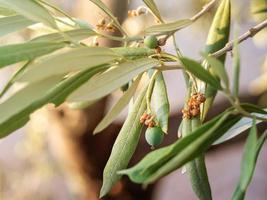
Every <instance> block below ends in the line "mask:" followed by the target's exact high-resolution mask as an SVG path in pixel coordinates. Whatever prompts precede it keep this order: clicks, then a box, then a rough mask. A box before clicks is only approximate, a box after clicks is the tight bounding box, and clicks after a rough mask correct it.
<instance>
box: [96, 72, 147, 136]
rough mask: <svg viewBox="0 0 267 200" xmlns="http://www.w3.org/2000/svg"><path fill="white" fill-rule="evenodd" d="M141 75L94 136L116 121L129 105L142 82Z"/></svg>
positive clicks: (109, 113) (103, 120) (99, 126)
mask: <svg viewBox="0 0 267 200" xmlns="http://www.w3.org/2000/svg"><path fill="white" fill-rule="evenodd" d="M141 77H142V76H141V75H139V77H138V78H137V79H136V80H135V81H134V82H133V84H132V85H131V87H130V88H129V89H128V90H127V91H126V92H125V93H124V94H123V96H122V97H121V98H120V99H119V101H118V102H117V103H116V104H115V105H114V107H113V108H112V109H111V110H110V111H109V112H108V113H107V114H106V116H105V117H104V118H103V119H102V121H101V122H100V123H99V124H98V125H97V127H96V128H95V130H94V134H96V133H99V132H101V131H102V130H104V129H105V128H106V127H108V125H110V124H111V122H113V121H114V119H115V118H116V117H117V116H118V115H119V114H120V113H121V111H122V110H123V109H124V108H125V107H126V106H127V105H128V104H129V102H130V100H131V98H132V97H133V95H134V93H135V91H136V89H137V86H138V84H139V82H140V79H141Z"/></svg>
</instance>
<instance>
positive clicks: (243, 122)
mask: <svg viewBox="0 0 267 200" xmlns="http://www.w3.org/2000/svg"><path fill="white" fill-rule="evenodd" d="M265 110H266V111H267V109H265ZM265 110H261V109H260V110H258V109H257V110H255V109H252V110H247V111H250V112H251V113H252V114H253V115H254V116H257V117H266V118H267V112H266V111H265ZM252 121H253V120H252V119H251V118H247V117H243V118H242V119H240V120H239V121H238V122H237V123H236V124H235V125H234V126H233V127H232V128H230V129H229V130H228V131H227V132H226V133H225V134H224V135H223V136H222V137H220V138H219V139H218V140H216V141H215V142H214V143H213V145H217V144H221V143H223V142H226V141H228V140H230V139H232V138H234V137H236V136H237V135H239V134H240V133H243V132H244V131H246V130H247V129H249V128H250V127H251V126H252ZM261 122H262V121H260V120H256V124H259V123H261Z"/></svg>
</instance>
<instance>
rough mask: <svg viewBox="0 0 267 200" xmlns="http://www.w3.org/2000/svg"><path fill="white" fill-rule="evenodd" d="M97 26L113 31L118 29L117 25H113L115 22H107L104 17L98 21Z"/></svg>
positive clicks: (100, 28)
mask: <svg viewBox="0 0 267 200" xmlns="http://www.w3.org/2000/svg"><path fill="white" fill-rule="evenodd" d="M96 28H97V29H98V30H104V31H107V32H111V33H114V32H115V31H116V27H115V26H114V25H113V23H112V22H107V21H106V20H105V19H104V18H103V19H101V20H99V21H98V23H97V24H96Z"/></svg>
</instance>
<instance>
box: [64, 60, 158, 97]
mask: <svg viewBox="0 0 267 200" xmlns="http://www.w3.org/2000/svg"><path fill="white" fill-rule="evenodd" d="M159 63H160V62H159V61H158V60H156V59H152V58H140V59H137V60H133V61H126V62H124V63H121V64H118V66H115V67H114V68H113V69H111V70H109V71H107V72H105V73H103V74H100V75H99V76H96V77H94V79H92V80H90V81H89V82H88V83H87V84H85V85H83V86H82V87H81V88H79V89H78V90H77V91H76V92H74V93H73V94H72V95H71V96H70V98H69V100H70V101H81V100H94V99H98V98H101V97H104V96H106V95H108V94H109V93H111V92H113V91H114V90H116V89H117V88H119V87H121V86H122V85H124V84H126V83H128V82H129V81H130V80H132V79H133V78H134V77H136V76H137V75H138V74H140V73H143V72H144V71H146V70H148V69H150V68H152V67H155V66H157V65H158V64H159Z"/></svg>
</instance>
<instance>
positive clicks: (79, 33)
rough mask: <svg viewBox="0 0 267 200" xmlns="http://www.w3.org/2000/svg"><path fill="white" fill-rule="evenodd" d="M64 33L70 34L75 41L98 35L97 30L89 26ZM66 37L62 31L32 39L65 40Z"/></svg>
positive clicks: (44, 40) (36, 40) (43, 40)
mask: <svg viewBox="0 0 267 200" xmlns="http://www.w3.org/2000/svg"><path fill="white" fill-rule="evenodd" d="M63 33H64V34H66V35H67V36H69V37H70V38H71V39H72V40H73V41H80V40H83V39H86V38H88V37H92V36H95V35H97V33H96V32H95V31H93V30H92V29H89V28H80V29H74V30H70V31H63ZM65 40H66V38H65V37H64V36H63V35H62V33H51V34H47V35H42V36H38V37H36V38H33V39H32V40H31V41H34V42H47V41H50V42H63V41H65Z"/></svg>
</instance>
